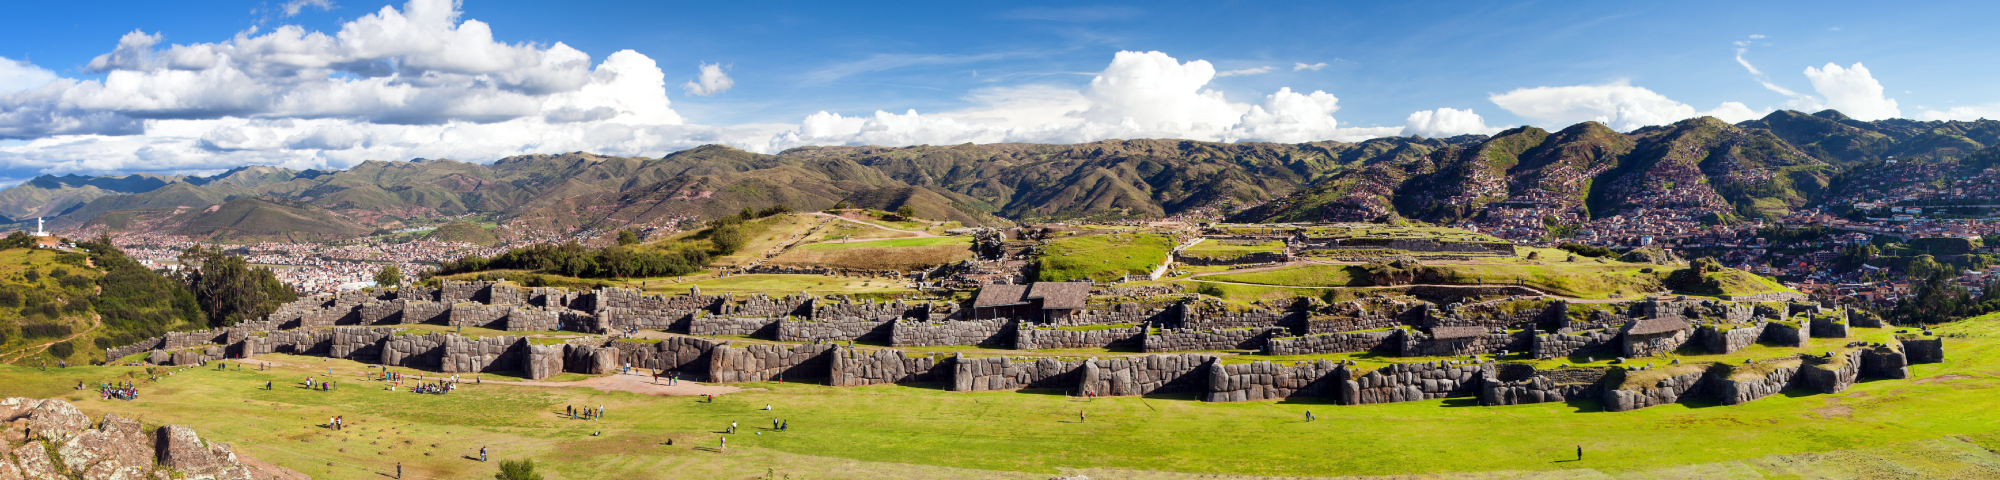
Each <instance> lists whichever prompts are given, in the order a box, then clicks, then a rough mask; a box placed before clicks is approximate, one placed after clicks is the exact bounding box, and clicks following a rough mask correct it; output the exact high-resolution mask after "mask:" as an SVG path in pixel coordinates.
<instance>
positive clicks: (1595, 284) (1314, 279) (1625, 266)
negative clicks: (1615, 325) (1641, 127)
mask: <svg viewBox="0 0 2000 480" xmlns="http://www.w3.org/2000/svg"><path fill="white" fill-rule="evenodd" d="M1519 250H1520V253H1521V255H1522V256H1520V257H1473V258H1472V259H1470V260H1446V261H1431V262H1426V263H1425V265H1424V266H1425V268H1428V269H1430V270H1431V271H1432V272H1434V273H1435V274H1436V275H1435V276H1436V277H1438V278H1440V279H1442V282H1441V284H1445V285H1521V286H1527V287H1533V288H1535V289H1538V290H1542V291H1545V292H1549V293H1552V294H1556V295H1561V296H1565V297H1571V298H1583V299H1611V298H1632V297H1635V296H1640V295H1647V294H1655V293H1663V292H1665V291H1666V287H1665V286H1664V285H1663V284H1662V280H1664V279H1665V278H1666V276H1667V275H1668V274H1669V273H1671V272H1672V271H1673V270H1675V269H1678V268H1683V266H1675V265H1656V264H1650V263H1628V262H1621V261H1617V260H1611V259H1597V258H1589V257H1576V261H1570V260H1569V253H1568V252H1564V251H1561V250H1555V249H1548V248H1533V247H1522V248H1520V249H1519ZM1531 253H1533V254H1535V255H1534V257H1535V258H1532V259H1531V258H1528V256H1529V254H1531ZM1648 270H1650V271H1648ZM1366 274H1367V272H1366V271H1365V270H1362V268H1361V267H1360V266H1358V265H1299V266H1293V267H1286V268H1279V269H1271V270H1260V271H1255V272H1247V273H1222V274H1213V275H1202V276H1198V277H1197V278H1196V279H1197V280H1208V281H1215V282H1233V283H1248V284H1257V285H1271V286H1288V287H1314V288H1329V287H1360V286H1368V281H1367V279H1366V278H1367V277H1366ZM1712 275H1713V276H1714V277H1715V278H1719V279H1720V280H1721V281H1722V294H1727V295H1743V294H1754V293H1766V292H1789V291H1791V290H1790V289H1788V288H1785V286H1783V285H1780V284H1778V282H1777V281H1775V280H1772V279H1769V278H1765V277H1762V276H1759V275H1756V274H1752V273H1749V272H1744V271H1741V270H1735V269H1724V270H1723V271H1721V272H1719V273H1715V274H1712ZM1418 283H1420V284H1421V283H1426V282H1418Z"/></svg>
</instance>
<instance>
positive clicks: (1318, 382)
mask: <svg viewBox="0 0 2000 480" xmlns="http://www.w3.org/2000/svg"><path fill="white" fill-rule="evenodd" d="M1207 370H1208V385H1207V387H1208V388H1207V392H1206V394H1205V395H1203V396H1202V401H1205V402H1247V401H1256V400H1282V399H1287V398H1297V397H1331V396H1335V395H1336V394H1337V393H1338V392H1339V391H1340V387H1339V383H1340V381H1341V380H1342V377H1341V376H1340V375H1337V372H1338V373H1345V370H1343V369H1342V367H1341V366H1340V365H1336V364H1334V363H1333V362H1329V361H1326V360H1320V361H1316V362H1312V363H1307V364H1301V365H1291V366H1283V365H1278V364H1274V363H1271V362H1256V363H1248V364H1235V365H1223V364H1221V363H1216V362H1211V363H1209V364H1208V369H1207Z"/></svg>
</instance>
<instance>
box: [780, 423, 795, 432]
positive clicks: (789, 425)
mask: <svg viewBox="0 0 2000 480" xmlns="http://www.w3.org/2000/svg"><path fill="white" fill-rule="evenodd" d="M791 429H792V421H791V420H786V421H784V422H781V423H779V424H778V431H780V432H783V431H786V430H791Z"/></svg>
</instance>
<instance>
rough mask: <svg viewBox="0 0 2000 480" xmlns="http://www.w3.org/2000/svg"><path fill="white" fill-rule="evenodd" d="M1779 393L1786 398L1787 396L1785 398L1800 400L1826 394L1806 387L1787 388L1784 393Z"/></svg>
mask: <svg viewBox="0 0 2000 480" xmlns="http://www.w3.org/2000/svg"><path fill="white" fill-rule="evenodd" d="M1778 393H1779V394H1782V395H1784V396H1785V398H1800V397H1810V396H1814V395H1823V394H1824V393H1822V392H1820V391H1819V390H1813V389H1810V388H1806V387H1795V388H1787V389H1785V390H1784V391H1782V392H1778Z"/></svg>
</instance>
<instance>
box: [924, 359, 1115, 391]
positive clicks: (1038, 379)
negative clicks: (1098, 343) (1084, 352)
mask: <svg viewBox="0 0 2000 480" xmlns="http://www.w3.org/2000/svg"><path fill="white" fill-rule="evenodd" d="M1082 362H1083V361H1082V360H1070V361H1064V360H1058V359H1054V358H1048V357H1041V358H1034V359H1028V358H1014V357H984V358H965V356H964V355H958V356H955V357H953V360H952V374H951V386H950V390H951V391H954V392H982V391H996V390H1020V389H1023V388H1063V389H1068V388H1072V387H1074V386H1075V385H1076V382H1075V380H1073V379H1072V378H1071V373H1072V372H1074V371H1075V370H1076V369H1077V367H1079V366H1081V365H1082Z"/></svg>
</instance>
